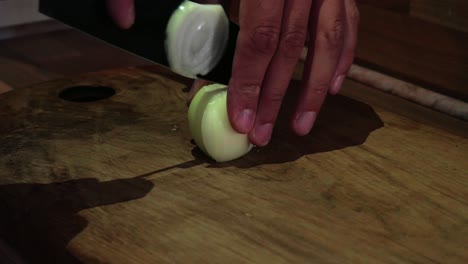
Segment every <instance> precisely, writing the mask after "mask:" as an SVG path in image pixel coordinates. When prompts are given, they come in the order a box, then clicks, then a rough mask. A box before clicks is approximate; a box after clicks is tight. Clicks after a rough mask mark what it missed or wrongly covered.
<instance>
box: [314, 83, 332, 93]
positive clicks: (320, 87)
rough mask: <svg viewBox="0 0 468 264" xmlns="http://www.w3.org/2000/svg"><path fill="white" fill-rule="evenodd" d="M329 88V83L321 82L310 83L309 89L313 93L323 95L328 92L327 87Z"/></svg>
mask: <svg viewBox="0 0 468 264" xmlns="http://www.w3.org/2000/svg"><path fill="white" fill-rule="evenodd" d="M329 88H330V83H327V82H321V83H317V84H314V85H312V87H311V91H312V93H313V94H314V95H319V96H323V95H325V94H327V93H328V89H329Z"/></svg>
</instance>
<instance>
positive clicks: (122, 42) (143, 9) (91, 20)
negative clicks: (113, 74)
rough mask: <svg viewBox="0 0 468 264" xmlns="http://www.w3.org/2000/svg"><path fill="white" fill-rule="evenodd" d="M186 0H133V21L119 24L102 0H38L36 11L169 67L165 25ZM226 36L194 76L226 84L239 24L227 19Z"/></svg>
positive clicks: (229, 74) (229, 75)
mask: <svg viewBox="0 0 468 264" xmlns="http://www.w3.org/2000/svg"><path fill="white" fill-rule="evenodd" d="M184 2H187V1H186V0H156V1H155V0H136V1H135V14H136V15H135V22H134V24H133V26H132V27H131V28H130V29H121V28H119V27H118V26H117V25H116V24H115V23H114V22H113V21H112V19H111V17H110V16H109V14H108V12H107V9H106V3H105V1H103V0H67V1H63V0H40V1H39V12H40V13H42V14H44V15H46V16H48V17H50V18H52V19H54V20H57V21H59V22H61V23H64V24H65V25H68V26H70V27H71V28H74V29H76V30H79V31H81V32H83V33H85V34H87V35H90V36H92V37H94V38H96V39H99V40H101V41H104V42H106V43H108V44H111V45H113V46H115V47H118V48H120V49H123V50H124V51H127V52H129V53H132V54H134V55H137V56H139V57H142V58H144V59H146V60H148V61H150V62H152V63H156V64H159V65H162V66H164V67H167V68H170V69H171V70H173V69H172V68H171V65H170V63H169V60H168V55H167V51H166V46H165V45H166V38H167V28H168V23H169V22H170V19H171V18H172V16H173V14H174V12H175V11H176V10H177V9H178V8H179V7H180V6H181V4H183V3H184ZM228 29H229V30H228V38H227V42H226V45H225V49H224V51H223V53H222V57H221V58H220V59H219V62H218V63H217V64H216V65H215V66H214V68H212V69H211V70H210V71H209V72H208V73H207V74H204V75H202V74H198V75H197V77H199V78H202V79H205V80H208V81H212V82H216V83H221V84H227V83H228V82H229V79H230V77H231V71H232V62H233V58H234V52H235V48H236V40H237V36H238V33H239V26H238V25H237V24H235V23H233V22H232V21H229V22H228Z"/></svg>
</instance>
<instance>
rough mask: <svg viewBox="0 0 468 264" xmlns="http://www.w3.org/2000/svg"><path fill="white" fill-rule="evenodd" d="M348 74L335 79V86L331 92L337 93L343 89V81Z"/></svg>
mask: <svg viewBox="0 0 468 264" xmlns="http://www.w3.org/2000/svg"><path fill="white" fill-rule="evenodd" d="M345 77H346V76H344V75H340V76H338V77H336V79H335V81H334V82H333V86H332V88H331V90H330V92H331V94H337V93H338V92H339V91H340V89H341V86H343V82H344V79H345Z"/></svg>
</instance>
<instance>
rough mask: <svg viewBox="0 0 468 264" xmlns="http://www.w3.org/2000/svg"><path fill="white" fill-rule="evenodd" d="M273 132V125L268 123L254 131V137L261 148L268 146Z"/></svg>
mask: <svg viewBox="0 0 468 264" xmlns="http://www.w3.org/2000/svg"><path fill="white" fill-rule="evenodd" d="M272 131H273V124H271V123H266V124H263V125H260V126H257V127H256V128H255V130H254V137H255V139H256V142H255V143H256V145H257V146H259V147H262V146H265V145H267V144H268V142H269V141H270V138H271V132H272Z"/></svg>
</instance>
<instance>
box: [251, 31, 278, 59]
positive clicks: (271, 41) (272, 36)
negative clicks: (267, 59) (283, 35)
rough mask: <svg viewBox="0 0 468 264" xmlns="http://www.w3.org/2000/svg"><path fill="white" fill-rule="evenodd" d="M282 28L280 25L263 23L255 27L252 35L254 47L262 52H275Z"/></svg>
mask: <svg viewBox="0 0 468 264" xmlns="http://www.w3.org/2000/svg"><path fill="white" fill-rule="evenodd" d="M279 35H280V29H279V27H278V26H273V25H263V26H259V27H257V28H255V30H254V31H253V34H252V37H251V44H252V46H253V48H254V49H255V50H257V51H259V52H261V53H265V54H273V53H274V52H275V51H276V48H277V46H278V41H279Z"/></svg>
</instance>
